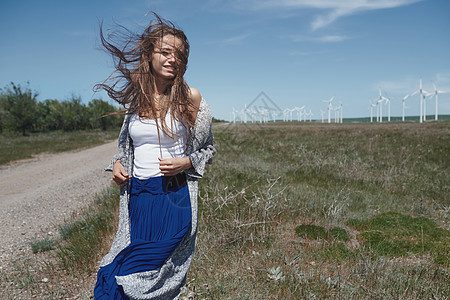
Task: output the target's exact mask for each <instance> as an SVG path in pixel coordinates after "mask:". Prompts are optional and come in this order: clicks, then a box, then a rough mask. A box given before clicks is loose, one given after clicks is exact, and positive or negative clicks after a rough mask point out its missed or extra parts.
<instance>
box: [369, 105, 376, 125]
mask: <svg viewBox="0 0 450 300" xmlns="http://www.w3.org/2000/svg"><path fill="white" fill-rule="evenodd" d="M374 107H377V105H376V104H374V103H372V101H370V100H369V109H370V123H372V122H373V108H374Z"/></svg>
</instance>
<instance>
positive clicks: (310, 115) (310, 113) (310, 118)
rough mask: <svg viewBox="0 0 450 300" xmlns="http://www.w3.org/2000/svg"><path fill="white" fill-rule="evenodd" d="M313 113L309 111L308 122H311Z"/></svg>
mask: <svg viewBox="0 0 450 300" xmlns="http://www.w3.org/2000/svg"><path fill="white" fill-rule="evenodd" d="M313 115H314V114H313V112H312V111H311V110H309V113H308V116H309V122H312V116H313Z"/></svg>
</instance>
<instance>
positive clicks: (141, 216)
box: [94, 176, 191, 300]
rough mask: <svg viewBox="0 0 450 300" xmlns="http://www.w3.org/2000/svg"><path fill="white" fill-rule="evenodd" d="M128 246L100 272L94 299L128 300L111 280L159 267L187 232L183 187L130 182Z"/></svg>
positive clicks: (163, 180)
mask: <svg viewBox="0 0 450 300" xmlns="http://www.w3.org/2000/svg"><path fill="white" fill-rule="evenodd" d="M130 184H131V192H130V203H129V216H130V231H131V238H130V239H131V243H130V245H128V246H127V247H126V248H125V249H123V250H122V251H121V252H120V253H119V254H118V255H117V256H116V257H115V258H114V260H113V261H112V262H111V263H110V264H108V265H106V266H104V267H102V268H100V270H99V271H98V273H97V283H96V284H95V288H94V297H95V299H108V300H109V299H128V297H127V296H126V295H125V294H124V292H123V289H122V287H121V286H118V285H117V282H116V278H115V276H125V275H129V274H132V273H138V272H145V271H150V270H155V269H157V268H158V267H160V266H162V265H163V263H164V261H165V260H166V259H167V258H168V257H169V255H170V254H171V253H172V251H173V250H174V249H175V248H176V246H177V245H178V244H179V242H180V241H181V239H182V238H183V237H184V235H185V234H186V233H187V232H188V230H189V227H190V223H191V203H190V197H189V190H188V187H187V185H184V186H181V187H175V188H170V189H167V188H166V178H165V177H164V176H160V177H151V178H149V179H147V180H145V181H141V180H139V179H137V178H135V177H133V178H131V179H130Z"/></svg>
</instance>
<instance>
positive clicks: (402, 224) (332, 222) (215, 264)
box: [188, 121, 450, 299]
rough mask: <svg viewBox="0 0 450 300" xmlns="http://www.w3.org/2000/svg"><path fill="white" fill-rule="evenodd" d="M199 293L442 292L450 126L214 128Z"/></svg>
mask: <svg viewBox="0 0 450 300" xmlns="http://www.w3.org/2000/svg"><path fill="white" fill-rule="evenodd" d="M214 134H215V145H216V147H217V149H218V155H217V157H216V158H215V162H214V165H213V166H211V167H210V168H208V170H207V175H206V177H205V178H204V179H202V180H201V181H200V199H199V206H200V208H199V213H200V216H199V235H198V243H197V252H196V258H195V259H194V262H193V264H192V268H191V270H190V273H189V276H188V288H189V289H190V290H191V291H193V292H195V294H196V299H204V298H206V299H334V298H337V299H446V298H447V297H449V295H450V287H449V284H448V278H449V272H448V267H449V251H450V246H449V244H450V234H449V229H450V228H449V222H448V221H449V208H450V198H449V197H450V180H449V171H450V159H449V154H450V122H448V121H442V122H434V123H427V124H417V123H408V124H401V123H396V124H393V123H392V124H338V125H332V124H308V123H302V124H301V125H299V124H298V123H297V124H295V123H291V124H286V123H272V124H270V123H268V124H264V125H263V126H259V125H257V124H256V125H255V124H253V125H248V124H235V125H228V124H220V125H218V126H216V127H215V128H214Z"/></svg>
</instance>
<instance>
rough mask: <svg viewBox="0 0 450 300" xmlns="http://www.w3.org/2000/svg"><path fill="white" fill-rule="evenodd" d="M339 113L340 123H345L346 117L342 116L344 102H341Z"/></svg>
mask: <svg viewBox="0 0 450 300" xmlns="http://www.w3.org/2000/svg"><path fill="white" fill-rule="evenodd" d="M339 115H340V119H339V123H343V121H344V117H343V116H342V102H341V103H339Z"/></svg>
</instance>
